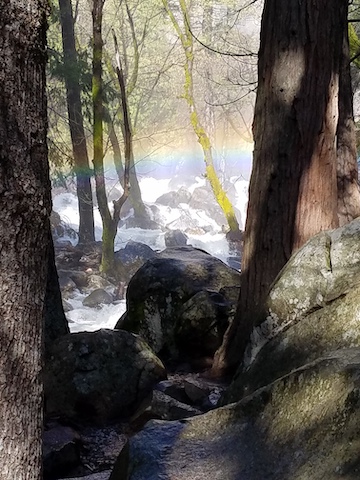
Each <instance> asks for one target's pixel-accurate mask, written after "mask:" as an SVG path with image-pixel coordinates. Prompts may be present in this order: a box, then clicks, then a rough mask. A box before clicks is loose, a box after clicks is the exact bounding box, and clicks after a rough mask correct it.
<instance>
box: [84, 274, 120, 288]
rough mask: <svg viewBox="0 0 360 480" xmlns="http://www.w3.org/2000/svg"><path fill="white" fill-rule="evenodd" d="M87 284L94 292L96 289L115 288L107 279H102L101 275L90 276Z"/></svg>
mask: <svg viewBox="0 0 360 480" xmlns="http://www.w3.org/2000/svg"><path fill="white" fill-rule="evenodd" d="M87 284H88V287H89V289H91V290H94V289H96V288H103V289H104V288H109V287H112V288H113V287H114V285H113V284H112V283H110V282H109V280H107V279H106V278H104V277H102V276H101V275H96V274H90V275H89V276H88V280H87Z"/></svg>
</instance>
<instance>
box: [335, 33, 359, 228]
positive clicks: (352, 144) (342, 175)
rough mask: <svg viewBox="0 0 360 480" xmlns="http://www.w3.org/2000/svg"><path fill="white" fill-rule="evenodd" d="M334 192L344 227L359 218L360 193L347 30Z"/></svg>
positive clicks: (344, 42)
mask: <svg viewBox="0 0 360 480" xmlns="http://www.w3.org/2000/svg"><path fill="white" fill-rule="evenodd" d="M337 189H338V216H339V224H340V225H344V224H346V223H348V222H351V220H353V219H354V218H356V217H358V216H359V215H360V190H359V184H358V165H357V151H356V132H355V122H354V112H353V94H352V88H351V76H350V53H349V39H348V29H347V30H346V31H345V34H344V41H343V54H342V63H341V71H340V84H339V122H338V126H337Z"/></svg>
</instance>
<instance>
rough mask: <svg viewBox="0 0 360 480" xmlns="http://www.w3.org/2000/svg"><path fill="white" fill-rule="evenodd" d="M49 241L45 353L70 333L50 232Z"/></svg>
mask: <svg viewBox="0 0 360 480" xmlns="http://www.w3.org/2000/svg"><path fill="white" fill-rule="evenodd" d="M48 241H49V259H48V271H47V283H46V296H45V312H44V313H45V326H44V334H45V337H44V340H45V352H48V351H49V348H50V347H51V344H52V342H53V341H54V340H56V339H57V338H59V337H61V336H62V335H66V334H67V333H69V332H70V330H69V324H68V322H67V320H66V317H65V313H64V307H63V304H62V297H61V291H60V284H59V277H58V273H57V269H56V264H55V252H54V242H53V238H52V236H51V232H50V225H49V233H48Z"/></svg>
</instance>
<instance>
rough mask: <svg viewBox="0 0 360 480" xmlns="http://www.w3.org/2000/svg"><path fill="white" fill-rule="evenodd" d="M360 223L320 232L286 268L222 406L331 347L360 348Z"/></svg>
mask: <svg viewBox="0 0 360 480" xmlns="http://www.w3.org/2000/svg"><path fill="white" fill-rule="evenodd" d="M359 242H360V219H356V220H354V221H352V222H351V223H349V224H347V225H345V226H344V227H341V228H339V229H336V230H330V231H326V232H321V233H320V234H318V235H316V236H315V237H313V238H311V239H310V240H309V241H308V242H307V243H306V244H305V245H304V246H303V247H302V248H301V249H299V250H298V251H297V252H296V253H295V254H294V255H293V256H292V257H291V258H290V260H289V261H288V263H287V264H286V265H285V266H284V268H283V269H282V271H281V272H280V274H279V275H278V277H277V279H276V280H275V282H274V284H273V286H272V288H271V290H270V293H269V297H268V313H269V314H268V317H267V319H266V320H265V321H264V322H263V323H262V324H260V325H259V326H257V327H256V328H254V330H253V332H252V336H251V341H250V343H249V345H248V348H247V351H246V352H245V357H244V362H243V364H242V365H241V367H240V369H239V370H238V372H237V374H236V377H235V378H234V381H233V383H232V385H231V387H230V388H229V390H228V392H227V394H226V395H225V398H224V402H231V401H235V400H239V399H240V398H242V397H243V396H244V395H248V394H249V393H251V392H253V391H254V390H256V389H257V388H259V387H262V386H264V385H266V384H268V383H270V382H272V381H274V380H275V379H276V378H279V377H281V376H282V375H285V374H286V373H288V372H290V371H291V370H292V369H294V368H298V367H300V366H301V365H303V364H304V363H308V362H311V361H313V360H315V359H316V358H318V357H321V356H323V355H324V354H326V353H327V352H329V351H330V350H333V349H340V348H348V347H352V346H359V345H360V334H359V333H358V332H359V331H360V329H359V327H360V300H359V298H360V297H359V294H360V251H359V249H358V244H359Z"/></svg>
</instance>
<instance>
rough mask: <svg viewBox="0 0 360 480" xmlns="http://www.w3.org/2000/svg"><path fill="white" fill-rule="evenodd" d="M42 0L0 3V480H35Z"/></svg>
mask: <svg viewBox="0 0 360 480" xmlns="http://www.w3.org/2000/svg"><path fill="white" fill-rule="evenodd" d="M47 9H48V4H47V2H45V1H41V0H36V1H35V0H28V1H27V2H23V1H20V0H9V1H6V2H0V30H1V32H2V33H1V35H0V84H1V89H0V211H1V215H0V252H1V255H0V318H1V322H0V346H1V348H0V424H1V428H0V464H1V468H0V479H1V480H9V479H16V480H39V479H40V478H42V424H43V386H42V378H41V372H42V363H43V359H42V357H43V314H44V300H45V290H46V280H47V267H48V245H49V242H48V231H49V228H48V225H49V216H50V211H51V198H50V181H49V171H48V164H47V144H46V133H47V108H46V107H47V106H46V93H45V81H46V80H45V78H46V77H45V65H46V24H47V22H46V17H47V13H48V11H47Z"/></svg>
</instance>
